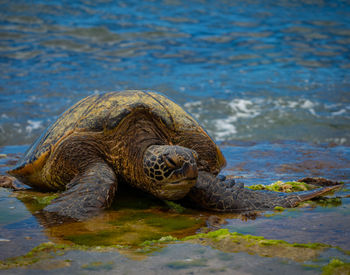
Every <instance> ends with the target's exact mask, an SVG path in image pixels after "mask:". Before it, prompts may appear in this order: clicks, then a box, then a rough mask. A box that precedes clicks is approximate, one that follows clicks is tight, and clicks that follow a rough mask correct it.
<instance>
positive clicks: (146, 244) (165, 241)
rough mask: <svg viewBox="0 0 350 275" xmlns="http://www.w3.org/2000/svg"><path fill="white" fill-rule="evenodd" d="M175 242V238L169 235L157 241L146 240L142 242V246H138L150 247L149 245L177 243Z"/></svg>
mask: <svg viewBox="0 0 350 275" xmlns="http://www.w3.org/2000/svg"><path fill="white" fill-rule="evenodd" d="M177 240H178V239H177V238H176V237H173V236H171V235H169V236H165V237H161V238H160V239H158V240H147V241H144V242H143V243H142V244H140V246H151V245H155V244H161V243H169V242H174V241H177Z"/></svg>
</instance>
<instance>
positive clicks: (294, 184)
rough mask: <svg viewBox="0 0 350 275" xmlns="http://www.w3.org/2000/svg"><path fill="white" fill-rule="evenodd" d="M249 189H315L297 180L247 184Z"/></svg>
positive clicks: (291, 190) (290, 190)
mask: <svg viewBox="0 0 350 275" xmlns="http://www.w3.org/2000/svg"><path fill="white" fill-rule="evenodd" d="M247 188H249V189H253V190H269V191H275V192H286V193H289V192H298V191H308V190H312V189H315V187H314V186H312V185H310V184H307V183H305V182H298V181H287V182H283V181H276V182H274V183H271V184H270V185H263V184H256V185H251V186H247Z"/></svg>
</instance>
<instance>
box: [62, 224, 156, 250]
mask: <svg viewBox="0 0 350 275" xmlns="http://www.w3.org/2000/svg"><path fill="white" fill-rule="evenodd" d="M132 231H133V230H132V228H128V227H124V228H117V229H115V230H103V231H100V232H96V233H90V234H89V233H87V234H79V235H71V236H66V237H65V239H66V240H69V241H71V242H73V243H74V244H78V245H85V246H90V247H94V246H113V245H115V244H121V245H132V246H137V245H139V244H140V243H143V242H144V241H146V240H154V239H159V238H161V237H162V234H160V233H158V232H152V231H146V230H145V231H144V232H142V234H137V236H136V237H134V236H127V235H129V234H130V232H132ZM130 235H132V234H130Z"/></svg>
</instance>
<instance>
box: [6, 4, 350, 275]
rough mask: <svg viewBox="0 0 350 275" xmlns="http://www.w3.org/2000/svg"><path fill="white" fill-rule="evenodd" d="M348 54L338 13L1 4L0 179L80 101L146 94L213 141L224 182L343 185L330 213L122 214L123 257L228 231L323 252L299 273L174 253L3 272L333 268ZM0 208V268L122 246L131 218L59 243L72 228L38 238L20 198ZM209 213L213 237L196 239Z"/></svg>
mask: <svg viewBox="0 0 350 275" xmlns="http://www.w3.org/2000/svg"><path fill="white" fill-rule="evenodd" d="M349 45H350V3H349V1H330V2H324V1H318V0H311V1H308V0H307V1H306V0H305V1H292V0H286V1H279V2H278V3H277V2H276V1H254V0H251V1H179V0H165V1H142V2H140V1H123V2H120V1H118V2H114V1H108V0H104V1H89V0H85V1H64V2H62V1H49V2H47V1H39V0H36V1H32V2H31V3H28V2H27V1H0V70H1V74H0V146H1V147H0V154H5V155H4V156H1V155H0V174H3V173H4V172H5V171H6V170H7V169H8V168H10V167H11V165H13V164H14V163H15V162H16V160H17V159H18V157H20V156H21V154H23V152H24V151H25V149H26V148H27V146H28V144H30V143H31V142H33V141H34V140H35V138H36V137H38V136H39V135H40V133H41V132H42V131H43V130H44V129H45V128H46V127H47V126H48V125H50V123H52V122H53V121H54V120H55V119H56V118H57V117H58V116H59V114H60V113H62V112H63V111H64V110H65V109H66V108H67V107H68V106H70V105H72V104H74V103H75V102H76V101H78V100H79V99H81V98H83V97H85V96H87V95H90V94H93V93H102V92H104V91H113V90H124V89H147V90H156V91H159V92H163V93H164V94H166V95H167V96H169V97H170V98H172V99H174V100H175V101H176V102H178V103H179V104H180V105H182V106H183V107H184V108H185V109H186V110H187V111H189V112H190V113H191V114H192V115H193V116H194V117H195V118H196V119H197V120H198V121H199V122H200V124H201V125H203V126H204V128H206V129H207V130H208V132H209V134H210V135H211V136H212V137H213V138H214V139H216V140H217V141H218V142H219V145H220V147H221V148H222V150H223V153H224V155H225V157H226V158H227V161H228V165H227V167H226V168H225V169H224V170H223V173H224V174H226V175H231V174H234V175H235V176H237V177H239V178H242V179H241V180H242V181H243V182H244V183H246V184H247V185H250V184H254V183H264V184H269V183H271V182H274V181H276V180H285V181H288V180H293V179H298V178H301V177H304V176H323V177H328V178H331V179H334V180H340V181H343V182H344V183H346V185H345V188H344V189H343V190H342V191H340V192H338V193H336V194H335V195H333V196H336V197H339V196H342V197H343V198H341V199H340V202H339V200H338V201H337V200H335V201H333V204H332V203H330V202H323V203H322V202H318V203H316V202H314V203H310V204H309V205H305V206H303V207H301V208H297V209H295V210H285V211H283V212H275V211H273V212H261V213H256V214H255V215H252V216H249V217H245V216H242V215H239V214H220V215H219V214H216V213H210V212H205V211H198V210H191V211H189V212H188V213H187V212H186V213H184V214H174V213H173V212H171V211H170V212H169V209H167V208H166V207H164V205H163V204H161V203H160V204H159V202H156V203H155V206H154V205H153V203H154V202H152V203H150V204H149V205H148V204H146V208H141V210H140V209H139V208H138V207H136V209H134V208H131V210H130V211H134V212H135V211H136V213H137V214H135V213H134V212H133V214H134V215H135V217H137V216H138V215H139V216H140V215H143V216H142V218H141V219H140V220H141V222H140V223H139V224H136V225H137V226H134V227H132V234H130V235H131V236H133V237H132V238H130V239H127V240H125V241H126V243H127V242H129V244H132V245H135V243H140V242H141V241H142V240H144V239H145V238H146V239H147V238H158V237H159V236H166V235H169V234H170V235H174V236H176V237H177V238H181V237H184V236H188V235H192V234H195V233H196V232H199V231H201V230H204V231H205V230H209V229H217V228H227V229H229V230H230V231H231V232H239V233H244V234H252V235H256V236H264V237H266V238H268V239H280V240H285V241H288V242H291V243H293V242H299V243H308V242H312V243H314V242H319V243H324V244H327V245H331V246H333V248H331V249H328V250H326V251H324V252H322V253H321V254H320V255H318V256H317V257H316V258H312V259H311V260H306V261H305V262H303V263H300V262H296V261H294V260H293V259H281V258H278V257H275V256H272V255H269V256H266V255H265V256H264V255H263V254H262V253H261V251H260V252H259V251H254V252H253V255H250V254H252V252H251V251H246V250H242V251H239V252H237V251H235V252H234V253H233V252H232V251H231V250H230V249H231V248H232V247H231V248H230V247H214V246H210V245H208V246H205V245H200V244H193V243H187V242H178V243H175V244H167V245H165V246H164V247H163V249H161V250H157V251H155V252H154V251H153V252H152V251H151V252H149V253H146V255H143V256H142V260H141V261H139V260H140V258H137V259H138V261H136V259H135V253H134V252H135V251H134V250H133V251H125V250H123V249H121V250H120V251H113V252H103V253H102V252H98V251H79V250H74V251H70V252H68V253H66V254H65V255H64V256H61V255H56V256H55V257H54V258H53V259H50V260H46V261H43V262H41V261H39V262H38V263H37V265H34V266H32V267H31V268H32V269H21V268H17V269H11V272H13V273H19V274H21V273H26V274H30V273H31V272H32V273H38V271H40V272H42V273H44V272H47V271H46V269H53V270H51V271H50V272H57V273H61V272H63V271H64V272H67V271H68V272H105V273H108V272H115V271H116V270H118V271H120V272H122V271H123V272H125V273H130V272H133V273H136V272H138V273H139V272H140V270H142V271H143V272H144V271H145V270H147V272H148V273H149V274H154V273H157V272H158V273H165V272H166V273H176V272H182V273H188V272H194V273H198V272H200V273H211V272H221V273H223V274H225V273H229V274H231V273H230V272H232V270H236V271H237V273H238V274H247V273H248V274H249V273H256V272H257V271H259V272H261V273H262V274H271V273H274V274H281V273H284V274H289V273H292V272H293V274H294V273H295V270H297V271H298V274H299V273H300V274H304V273H305V274H319V273H320V272H321V266H323V265H326V264H327V263H328V262H329V261H330V260H331V259H332V258H339V259H341V260H343V261H345V262H349V257H348V256H347V255H345V254H344V253H343V252H342V251H341V250H339V249H338V248H335V247H339V248H340V249H345V250H347V251H349V250H350V236H349V233H348V232H349V231H348V227H349V205H350V204H349V197H347V198H345V197H344V196H348V195H349V191H348V190H349V183H350V182H349V176H350V147H349V146H350V96H349V89H350V73H349V69H350V46H349ZM33 196H34V197H37V198H40V194H36V195H33V194H31V195H29V197H33ZM34 201H35V200H34ZM142 201H143V200H142ZM152 205H153V206H154V207H155V208H152V207H153V206H152ZM151 206H152V207H151ZM0 207H1V213H0V229H1V230H0V232H1V233H0V248H1V249H0V259H1V260H3V259H6V258H8V257H13V256H19V255H23V254H25V253H27V252H29V251H30V250H31V249H32V248H33V247H35V246H37V245H39V244H41V243H42V242H47V241H53V242H54V243H72V242H73V243H74V241H75V242H78V243H79V242H81V240H82V237H81V235H83V234H87V233H89V234H90V235H89V236H90V237H91V238H92V239H93V240H94V241H95V242H96V241H97V243H98V242H101V243H104V242H105V243H106V242H107V243H108V242H115V243H116V244H120V243H123V242H121V238H123V236H124V235H123V234H122V233H121V232H122V231H123V230H124V231H126V230H125V229H126V227H127V226H130V224H129V223H130V220H128V221H127V222H125V224H124V227H123V226H122V225H121V224H116V223H115V221H116V220H118V218H121V216H120V215H123V213H124V212H123V211H126V212H125V213H126V214H125V215H128V213H129V212H127V210H125V209H124V210H123V211H120V208H118V207H121V205H120V204H119V205H118V203H117V204H116V206H115V208H113V209H112V210H110V211H109V212H108V211H107V212H106V214H105V215H103V216H102V217H100V219H99V220H97V222H96V221H93V222H91V223H82V224H76V225H70V226H71V227H72V228H74V233H77V236H76V235H74V234H73V235H74V236H73V237H72V236H70V235H69V234H68V233H69V228H70V226H68V229H64V228H62V227H53V228H52V227H49V226H48V225H47V224H46V223H45V222H43V221H42V220H41V219H40V218H39V217H38V216H36V215H35V211H34V209H35V207H38V205H37V204H35V203H34V202H33V200H32V201H31V200H29V201H28V199H27V200H26V199H23V197H16V196H15V195H14V194H13V193H11V192H8V191H6V190H4V189H1V190H0ZM133 207H135V205H134V206H133ZM145 211H146V213H148V212H150V213H153V214H156V215H159V216H161V217H163V218H165V219H166V218H171V217H173V218H174V217H175V218H176V217H177V218H179V219H180V218H181V219H184V220H186V219H189V221H188V220H186V222H185V223H184V224H187V226H188V228H186V230H185V229H181V228H180V229H179V228H177V229H176V230H175V229H174V228H172V229H171V230H173V231H166V230H170V229H169V228H168V229H165V227H162V226H163V225H162V226H160V225H159V224H155V223H154V222H153V223H152V222H150V221H149V219H147V215H148V217H151V214H150V213H148V214H146V215H145V213H144V212H145ZM168 212H169V213H168ZM153 214H152V215H153ZM174 215H175V216H174ZM176 215H178V216H176ZM213 215H215V216H218V217H219V220H221V221H226V222H227V223H224V224H219V225H217V226H216V228H212V227H211V225H210V224H209V225H208V226H209V227H208V226H207V219H208V217H210V216H213ZM196 219H198V220H197V221H198V223H191V221H194V220H196ZM124 220H125V219H124ZM135 220H136V218H135ZM111 222H112V224H111ZM113 222H114V224H113ZM93 225H94V226H93ZM127 229H128V230H130V227H129V228H127ZM146 229H147V230H146ZM106 230H107V231H108V230H109V231H113V232H119V233H120V235H118V236H116V235H113V234H112V235H111V234H107V233H108V232H107V233H106V232H105V231H106ZM118 230H119V231H118ZM145 231H146V232H148V231H150V232H152V234H153V235H147V236H145V234H144V233H145ZM78 233H79V234H80V235H79V234H78ZM119 233H118V234H119ZM124 233H125V232H124ZM89 236H88V238H89ZM101 236H102V237H101ZM85 237H86V235H85ZM93 237H95V238H93ZM85 240H86V238H85ZM123 244H125V243H123ZM95 245H96V243H95ZM183 251H186V253H184V252H183ZM247 253H250V254H247ZM259 253H260V254H259ZM138 256H139V255H138ZM67 259H71V261H70V262H69V261H66V260H67ZM96 262H102V264H96ZM94 263H95V264H94ZM317 263H319V266H318V267H315V266H313V267H310V266H305V265H315V264H317Z"/></svg>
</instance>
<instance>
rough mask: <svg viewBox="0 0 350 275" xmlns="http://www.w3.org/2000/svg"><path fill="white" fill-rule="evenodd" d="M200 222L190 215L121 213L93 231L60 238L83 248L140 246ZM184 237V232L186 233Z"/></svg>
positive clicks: (181, 232) (197, 224) (196, 226)
mask: <svg viewBox="0 0 350 275" xmlns="http://www.w3.org/2000/svg"><path fill="white" fill-rule="evenodd" d="M203 223H204V221H203V220H202V219H197V218H194V217H191V216H186V215H178V214H174V213H172V214H169V213H162V212H159V211H157V212H150V211H124V212H122V213H121V214H119V215H118V216H117V217H116V219H114V220H112V221H109V222H108V224H109V226H107V227H105V228H104V229H102V230H99V231H96V230H95V231H94V232H86V233H82V232H77V234H66V235H65V237H64V239H65V240H68V241H70V242H72V243H75V244H79V245H86V246H98V245H104V246H110V245H115V244H121V245H131V246H140V245H142V244H143V243H144V242H147V241H150V242H153V241H154V240H159V239H161V238H162V237H166V236H168V235H169V234H171V235H173V234H175V235H176V234H178V235H179V234H180V235H181V234H186V232H187V231H188V230H190V231H191V232H193V230H196V229H197V228H199V227H200V226H202V225H203ZM187 234H188V233H187Z"/></svg>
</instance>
